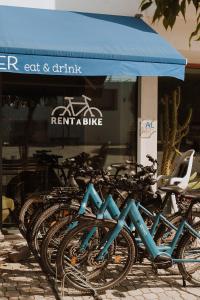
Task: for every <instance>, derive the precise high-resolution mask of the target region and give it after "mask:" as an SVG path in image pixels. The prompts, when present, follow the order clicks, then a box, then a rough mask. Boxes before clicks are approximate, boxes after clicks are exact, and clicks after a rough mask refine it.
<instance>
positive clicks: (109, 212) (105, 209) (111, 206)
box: [67, 183, 177, 245]
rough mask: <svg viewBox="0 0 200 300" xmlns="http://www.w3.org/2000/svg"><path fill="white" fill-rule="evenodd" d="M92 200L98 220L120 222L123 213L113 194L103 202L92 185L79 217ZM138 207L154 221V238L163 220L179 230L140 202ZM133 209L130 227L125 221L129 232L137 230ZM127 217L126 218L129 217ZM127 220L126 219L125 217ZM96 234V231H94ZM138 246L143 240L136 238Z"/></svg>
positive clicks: (89, 185)
mask: <svg viewBox="0 0 200 300" xmlns="http://www.w3.org/2000/svg"><path fill="white" fill-rule="evenodd" d="M89 199H91V201H92V203H93V204H94V205H95V207H96V208H97V213H96V218H97V219H115V220H118V219H119V217H120V215H121V212H120V210H119V208H118V206H117V204H116V203H115V201H114V199H113V197H112V195H111V194H109V195H108V196H107V198H106V200H105V202H103V201H102V199H101V198H100V196H99V194H98V193H97V191H96V190H95V188H94V185H93V184H92V183H89V184H88V187H87V190H86V193H85V195H84V197H83V200H82V201H81V204H80V208H79V210H78V212H77V215H78V216H80V215H83V214H84V213H85V211H86V207H87V205H88V201H89ZM137 207H138V209H140V210H141V211H143V212H144V213H145V215H147V216H148V217H150V218H151V219H152V220H153V225H152V227H151V229H150V234H151V236H152V237H153V236H154V235H155V233H156V230H157V228H158V225H159V224H160V221H161V220H163V221H164V222H166V224H168V225H170V226H171V227H172V228H173V229H174V230H177V228H176V227H175V226H174V225H173V224H171V223H170V222H169V221H168V220H167V219H166V218H165V217H164V216H163V215H162V213H161V212H160V213H158V214H157V215H154V214H152V213H151V212H150V211H149V210H148V209H146V208H145V207H143V206H142V205H141V204H140V203H139V202H137ZM131 210H132V208H130V211H129V212H128V213H127V215H129V217H130V219H131V223H130V224H129V225H127V224H126V222H125V220H124V222H125V226H126V227H127V228H128V230H129V231H133V230H134V229H135V226H134V223H133V222H132V215H133V214H134V211H132V212H131ZM127 215H126V216H127ZM125 218H126V217H125ZM77 225H78V221H75V222H72V223H71V224H69V225H68V226H67V231H68V230H71V229H73V228H74V227H75V226H77ZM94 232H95V231H94ZM136 242H137V245H140V244H141V239H140V238H136Z"/></svg>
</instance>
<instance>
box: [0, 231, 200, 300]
mask: <svg viewBox="0 0 200 300" xmlns="http://www.w3.org/2000/svg"><path fill="white" fill-rule="evenodd" d="M8 237H9V238H8ZM8 237H5V239H4V241H1V242H0V300H45V299H46V300H53V299H56V297H55V295H54V293H53V291H52V289H51V288H50V287H49V284H48V281H47V279H46V277H45V276H44V274H43V273H42V272H41V269H40V267H39V265H38V264H37V263H36V262H35V261H34V259H33V257H29V258H28V259H26V260H24V261H21V262H20V263H19V262H18V263H13V262H9V260H8V253H9V252H10V251H11V249H13V248H15V249H16V247H18V246H19V245H23V244H24V243H25V242H24V240H22V238H20V236H19V235H15V236H11V237H10V236H8ZM59 287H60V285H59ZM101 297H102V299H103V300H104V299H105V300H107V299H108V300H109V299H110V300H112V299H113V300H114V299H121V300H129V299H136V300H153V299H160V300H165V299H166V300H170V299H175V300H179V299H186V300H193V299H194V300H195V299H200V288H199V287H193V286H191V285H189V284H188V285H187V287H185V288H184V287H183V286H182V280H181V277H180V275H172V274H171V273H169V272H167V271H163V270H159V273H158V275H155V274H154V273H153V272H152V269H151V266H150V265H148V264H146V265H142V266H141V265H140V266H134V267H133V270H132V272H131V274H130V275H129V276H128V277H127V279H126V280H125V281H124V282H123V283H122V284H121V285H120V286H119V287H117V288H114V289H111V290H108V291H107V292H106V294H103V295H102V296H101ZM92 299H93V297H92V296H88V295H84V294H83V293H82V292H79V291H75V290H72V289H69V288H68V289H67V288H66V289H65V293H64V296H63V300H92Z"/></svg>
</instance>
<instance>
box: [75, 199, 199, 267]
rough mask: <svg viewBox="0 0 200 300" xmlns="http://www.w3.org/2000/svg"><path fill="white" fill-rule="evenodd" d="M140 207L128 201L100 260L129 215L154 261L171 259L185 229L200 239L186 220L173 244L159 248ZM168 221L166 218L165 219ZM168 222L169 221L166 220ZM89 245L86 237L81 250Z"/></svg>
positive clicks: (187, 260)
mask: <svg viewBox="0 0 200 300" xmlns="http://www.w3.org/2000/svg"><path fill="white" fill-rule="evenodd" d="M137 206H138V205H137V204H136V202H135V200H133V199H129V200H128V201H127V204H126V206H125V207H124V209H123V210H122V212H121V213H120V216H119V218H118V221H117V224H116V226H115V228H114V229H113V230H112V231H110V232H109V233H108V239H107V241H106V242H105V244H104V246H103V248H102V249H101V250H100V252H99V255H98V256H97V259H98V260H102V259H103V258H104V256H105V255H106V253H107V251H108V249H109V247H110V246H111V244H112V243H113V241H114V240H115V239H116V238H117V236H118V235H119V233H120V231H121V229H122V228H123V227H124V226H125V227H126V223H125V219H126V217H127V215H128V214H129V215H130V217H131V221H132V222H133V224H134V226H135V228H136V231H137V232H138V234H139V236H140V238H141V240H142V242H143V244H144V245H145V247H146V249H147V251H148V253H149V255H150V257H151V259H152V260H154V259H155V258H156V257H158V256H162V255H168V256H169V257H171V256H172V253H173V251H174V249H175V247H176V245H177V243H178V241H179V239H180V236H181V235H182V233H183V231H184V229H186V228H187V229H188V230H189V231H190V232H191V233H192V234H193V235H194V236H195V237H197V238H199V239H200V234H199V233H198V232H196V231H195V230H194V229H193V228H192V227H191V226H190V225H189V224H188V222H187V221H186V220H183V221H182V222H181V224H180V225H179V227H178V229H177V232H176V235H175V237H174V239H173V240H172V242H171V243H170V245H169V246H166V245H164V246H157V245H156V243H155V242H154V240H153V237H152V235H151V232H150V231H149V230H148V228H147V226H146V224H145V222H144V220H143V218H142V216H141V214H140V212H139V210H138V207H137ZM163 218H164V217H163ZM164 219H166V218H164ZM166 221H167V220H166ZM167 223H168V224H169V225H170V226H172V228H173V227H174V226H173V224H171V223H170V222H169V221H167ZM94 229H95V227H94V228H92V230H91V231H90V232H89V233H88V234H89V237H91V236H92V235H91V233H94V232H95V231H94ZM87 243H88V237H87V236H86V239H85V240H84V241H83V243H82V245H81V247H80V248H82V249H84V248H85V247H86V245H87ZM172 259H173V262H174V263H180V262H188V263H191V262H196V263H200V259H175V258H173V257H172Z"/></svg>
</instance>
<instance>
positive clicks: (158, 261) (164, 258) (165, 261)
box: [153, 255, 173, 269]
mask: <svg viewBox="0 0 200 300" xmlns="http://www.w3.org/2000/svg"><path fill="white" fill-rule="evenodd" d="M153 265H154V266H155V267H156V268H157V269H167V268H170V267H171V266H172V265H173V261H172V259H171V257H169V256H168V255H158V256H156V258H155V259H154V261H153Z"/></svg>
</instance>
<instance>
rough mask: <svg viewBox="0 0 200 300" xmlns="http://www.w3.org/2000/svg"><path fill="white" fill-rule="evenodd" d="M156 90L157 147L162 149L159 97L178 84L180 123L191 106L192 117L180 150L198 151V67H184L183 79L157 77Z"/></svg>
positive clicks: (199, 83) (199, 71) (199, 121)
mask: <svg viewBox="0 0 200 300" xmlns="http://www.w3.org/2000/svg"><path fill="white" fill-rule="evenodd" d="M158 82H159V84H158V92H159V96H158V98H159V113H158V137H159V138H158V149H159V150H160V151H162V143H161V135H162V122H161V114H162V103H161V98H162V97H163V96H164V95H165V94H168V95H169V94H170V93H171V92H172V91H173V90H174V89H176V88H177V87H178V86H179V87H181V104H180V109H179V121H180V123H182V122H183V121H184V120H185V117H186V115H187V113H188V110H189V108H192V119H191V122H190V127H189V133H188V134H187V136H186V137H185V138H184V139H183V141H182V143H181V151H185V150H187V149H189V148H194V149H195V150H196V152H197V154H198V153H199V151H200V119H199V115H200V106H199V95H200V68H199V69H197V68H195V69H192V68H187V69H186V76H185V80H184V81H180V80H177V79H173V78H166V77H165V78H164V77H163V78H162V77H160V78H159V79H158Z"/></svg>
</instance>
